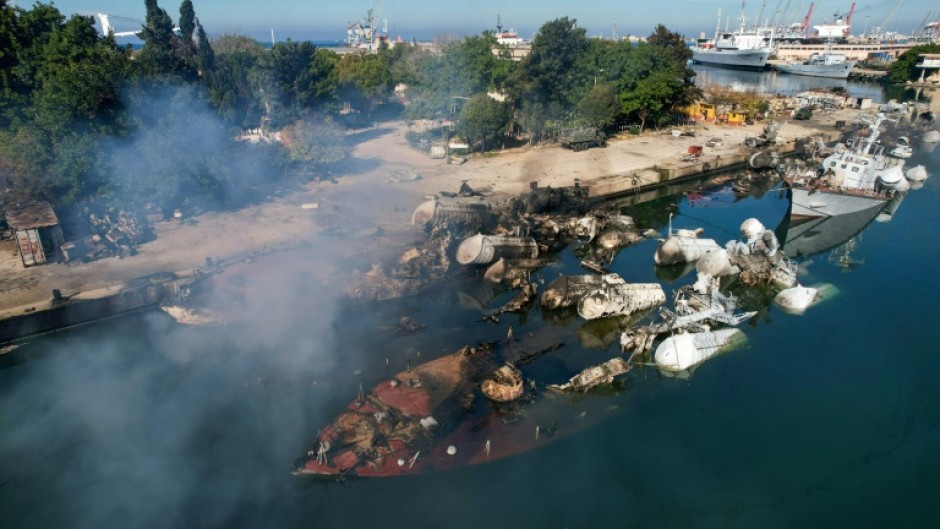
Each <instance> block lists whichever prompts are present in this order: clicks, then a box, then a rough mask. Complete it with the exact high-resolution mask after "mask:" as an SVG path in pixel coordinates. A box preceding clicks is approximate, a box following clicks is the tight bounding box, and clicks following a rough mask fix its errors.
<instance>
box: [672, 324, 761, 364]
mask: <svg viewBox="0 0 940 529" xmlns="http://www.w3.org/2000/svg"><path fill="white" fill-rule="evenodd" d="M745 341H746V337H745V335H744V333H743V332H741V330H740V329H719V330H717V331H705V332H696V333H683V334H677V335H675V336H670V337H669V338H666V339H665V340H663V342H662V343H661V344H659V347H657V348H656V353H655V355H654V358H655V360H656V365H657V366H659V367H660V368H662V369H665V370H668V371H684V370H686V369H689V368H692V367H695V366H696V365H698V364H700V363H702V362H704V361H705V360H707V359H709V358H711V357H713V356H715V355H716V354H718V353H720V352H723V351H728V350H730V349H733V348H735V347H737V346H739V345H741V344H743V343H744V342H745Z"/></svg>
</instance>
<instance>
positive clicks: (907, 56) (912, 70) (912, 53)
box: [888, 44, 940, 83]
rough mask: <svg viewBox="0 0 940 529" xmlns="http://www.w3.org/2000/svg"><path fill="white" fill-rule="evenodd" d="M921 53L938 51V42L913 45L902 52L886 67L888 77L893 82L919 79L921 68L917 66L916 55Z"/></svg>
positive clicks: (939, 51) (939, 49)
mask: <svg viewBox="0 0 940 529" xmlns="http://www.w3.org/2000/svg"><path fill="white" fill-rule="evenodd" d="M922 53H940V44H924V45H921V46H914V47H913V48H911V49H909V50H907V51H906V52H904V53H902V54H901V55H900V56H899V57H898V59H897V60H896V61H894V63H892V64H891V66H889V67H888V78H889V79H890V80H891V82H893V83H906V82H908V81H917V80H918V79H920V74H921V72H922V71H923V69H922V68H918V67H917V63H919V62H920V58H919V57H918V55H920V54H922Z"/></svg>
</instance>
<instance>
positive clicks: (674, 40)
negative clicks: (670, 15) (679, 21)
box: [646, 24, 692, 63]
mask: <svg viewBox="0 0 940 529" xmlns="http://www.w3.org/2000/svg"><path fill="white" fill-rule="evenodd" d="M646 42H647V43H649V44H650V45H651V46H659V47H662V48H666V49H668V50H669V51H670V53H671V54H672V56H673V59H674V60H675V61H676V62H681V63H685V62H686V61H688V60H689V59H691V58H692V50H691V49H689V47H688V46H686V45H685V37H683V36H682V35H680V34H678V33H674V32H672V31H669V29H667V28H666V26H664V25H662V24H657V25H656V29H654V30H653V33H652V34H651V35H650V36H649V37H648V38H647V39H646Z"/></svg>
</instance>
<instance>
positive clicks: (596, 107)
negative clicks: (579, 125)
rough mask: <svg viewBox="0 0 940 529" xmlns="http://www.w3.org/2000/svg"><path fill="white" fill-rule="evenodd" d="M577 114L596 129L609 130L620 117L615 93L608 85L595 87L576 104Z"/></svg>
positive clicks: (618, 102) (618, 103)
mask: <svg viewBox="0 0 940 529" xmlns="http://www.w3.org/2000/svg"><path fill="white" fill-rule="evenodd" d="M578 113H579V114H580V116H581V117H582V118H583V119H585V120H587V121H588V122H589V123H591V124H592V125H593V126H595V127H597V128H600V129H607V128H610V126H612V125H613V124H614V123H616V121H617V118H618V117H619V116H620V101H619V98H618V97H617V91H616V90H615V89H614V87H613V86H612V85H609V84H599V85H597V86H595V87H594V88H592V89H591V91H590V92H588V93H587V95H585V96H584V98H583V99H581V101H580V102H579V103H578Z"/></svg>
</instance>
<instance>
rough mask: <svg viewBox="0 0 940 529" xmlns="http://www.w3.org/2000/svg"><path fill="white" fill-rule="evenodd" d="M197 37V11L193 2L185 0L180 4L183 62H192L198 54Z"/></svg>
mask: <svg viewBox="0 0 940 529" xmlns="http://www.w3.org/2000/svg"><path fill="white" fill-rule="evenodd" d="M195 35H196V11H195V10H194V9H193V2H192V0H183V3H182V4H180V37H179V39H180V50H181V51H182V54H183V60H184V61H187V62H192V61H193V59H194V55H195V53H196V50H195V48H194V47H193V37H195Z"/></svg>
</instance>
